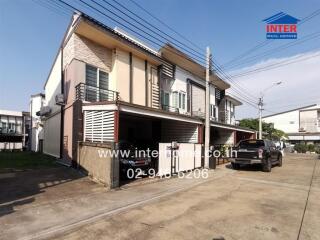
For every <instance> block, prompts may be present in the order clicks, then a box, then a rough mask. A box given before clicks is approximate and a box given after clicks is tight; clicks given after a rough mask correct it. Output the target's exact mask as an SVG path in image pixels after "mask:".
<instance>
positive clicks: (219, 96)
mask: <svg viewBox="0 0 320 240" xmlns="http://www.w3.org/2000/svg"><path fill="white" fill-rule="evenodd" d="M216 99H218V100H220V99H221V91H220V90H219V89H217V88H216Z"/></svg>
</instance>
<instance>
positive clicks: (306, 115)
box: [262, 104, 320, 143]
mask: <svg viewBox="0 0 320 240" xmlns="http://www.w3.org/2000/svg"><path fill="white" fill-rule="evenodd" d="M262 120H263V121H265V122H267V123H273V125H274V128H276V129H280V130H282V131H284V132H285V133H286V134H287V135H288V140H289V142H291V143H300V142H306V143H319V142H320V105H318V104H313V105H309V106H305V107H300V108H295V109H292V110H288V111H285V112H280V113H276V114H272V115H268V116H264V117H263V118H262Z"/></svg>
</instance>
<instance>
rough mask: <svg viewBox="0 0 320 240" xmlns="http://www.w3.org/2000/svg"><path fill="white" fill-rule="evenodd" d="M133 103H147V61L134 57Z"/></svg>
mask: <svg viewBox="0 0 320 240" xmlns="http://www.w3.org/2000/svg"><path fill="white" fill-rule="evenodd" d="M132 68H133V69H132V71H133V73H132V75H133V79H132V103H134V104H139V105H143V106H145V105H146V80H145V79H146V75H145V61H144V60H142V59H140V58H137V57H135V56H133V57H132Z"/></svg>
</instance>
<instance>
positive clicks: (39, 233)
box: [0, 165, 233, 239]
mask: <svg viewBox="0 0 320 240" xmlns="http://www.w3.org/2000/svg"><path fill="white" fill-rule="evenodd" d="M208 173H209V177H208V178H207V179H203V178H200V179H196V178H192V179H186V178H183V179H181V178H171V179H163V180H160V181H153V182H151V183H144V184H141V185H135V186H130V185H129V186H126V187H125V188H124V189H121V190H113V191H109V192H106V191H105V190H104V189H103V188H102V187H97V184H93V183H88V182H87V181H88V179H87V178H85V179H80V180H79V179H78V180H75V182H68V183H67V184H69V186H68V191H73V185H75V184H78V185H77V188H76V189H79V187H80V188H81V181H82V182H83V183H84V184H83V183H82V184H83V188H85V187H86V188H88V186H90V185H91V186H92V188H94V191H91V192H90V191H89V192H88V191H87V192H78V193H77V194H74V195H73V196H72V197H65V198H64V197H62V196H61V197H60V198H55V197H54V190H52V189H50V195H51V196H53V200H51V199H50V198H49V201H46V202H45V201H44V202H43V201H42V202H41V200H35V201H34V202H31V203H28V204H26V205H23V207H21V208H19V207H17V208H14V211H13V212H12V213H11V214H7V215H4V216H2V217H1V218H0V234H1V237H3V238H4V239H43V238H46V237H52V236H54V235H55V234H58V233H61V232H66V231H68V230H72V229H73V228H75V227H79V226H82V225H84V224H88V223H90V222H94V221H97V220H98V219H101V218H103V217H108V216H111V215H114V214H117V213H120V212H122V211H126V210H128V209H130V208H134V207H138V206H142V205H144V204H147V203H150V202H152V201H157V200H158V199H160V198H164V197H166V196H168V195H171V194H174V193H177V192H180V191H184V190H186V189H190V188H192V187H195V186H197V185H199V184H202V183H205V182H208V181H213V180H214V179H217V178H221V177H224V176H226V175H229V174H232V173H233V171H232V170H230V169H227V168H226V167H225V165H221V166H218V168H217V170H210V171H209V172H208ZM11 179H12V178H11ZM79 184H80V185H79ZM61 185H63V184H61ZM52 188H54V187H52ZM60 188H61V186H60ZM47 191H48V190H47ZM56 191H58V189H57V190H56ZM64 191H66V189H64ZM48 192H49V191H48ZM40 194H47V193H46V192H42V193H40ZM48 194H49V193H48ZM36 199H41V198H40V197H37V198H36ZM44 199H46V198H44ZM0 206H1V205H0Z"/></svg>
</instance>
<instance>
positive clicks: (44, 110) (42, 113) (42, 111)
mask: <svg viewBox="0 0 320 240" xmlns="http://www.w3.org/2000/svg"><path fill="white" fill-rule="evenodd" d="M50 113H51V108H50V107H49V106H44V107H41V108H40V116H41V117H44V116H47V115H49V114H50Z"/></svg>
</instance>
